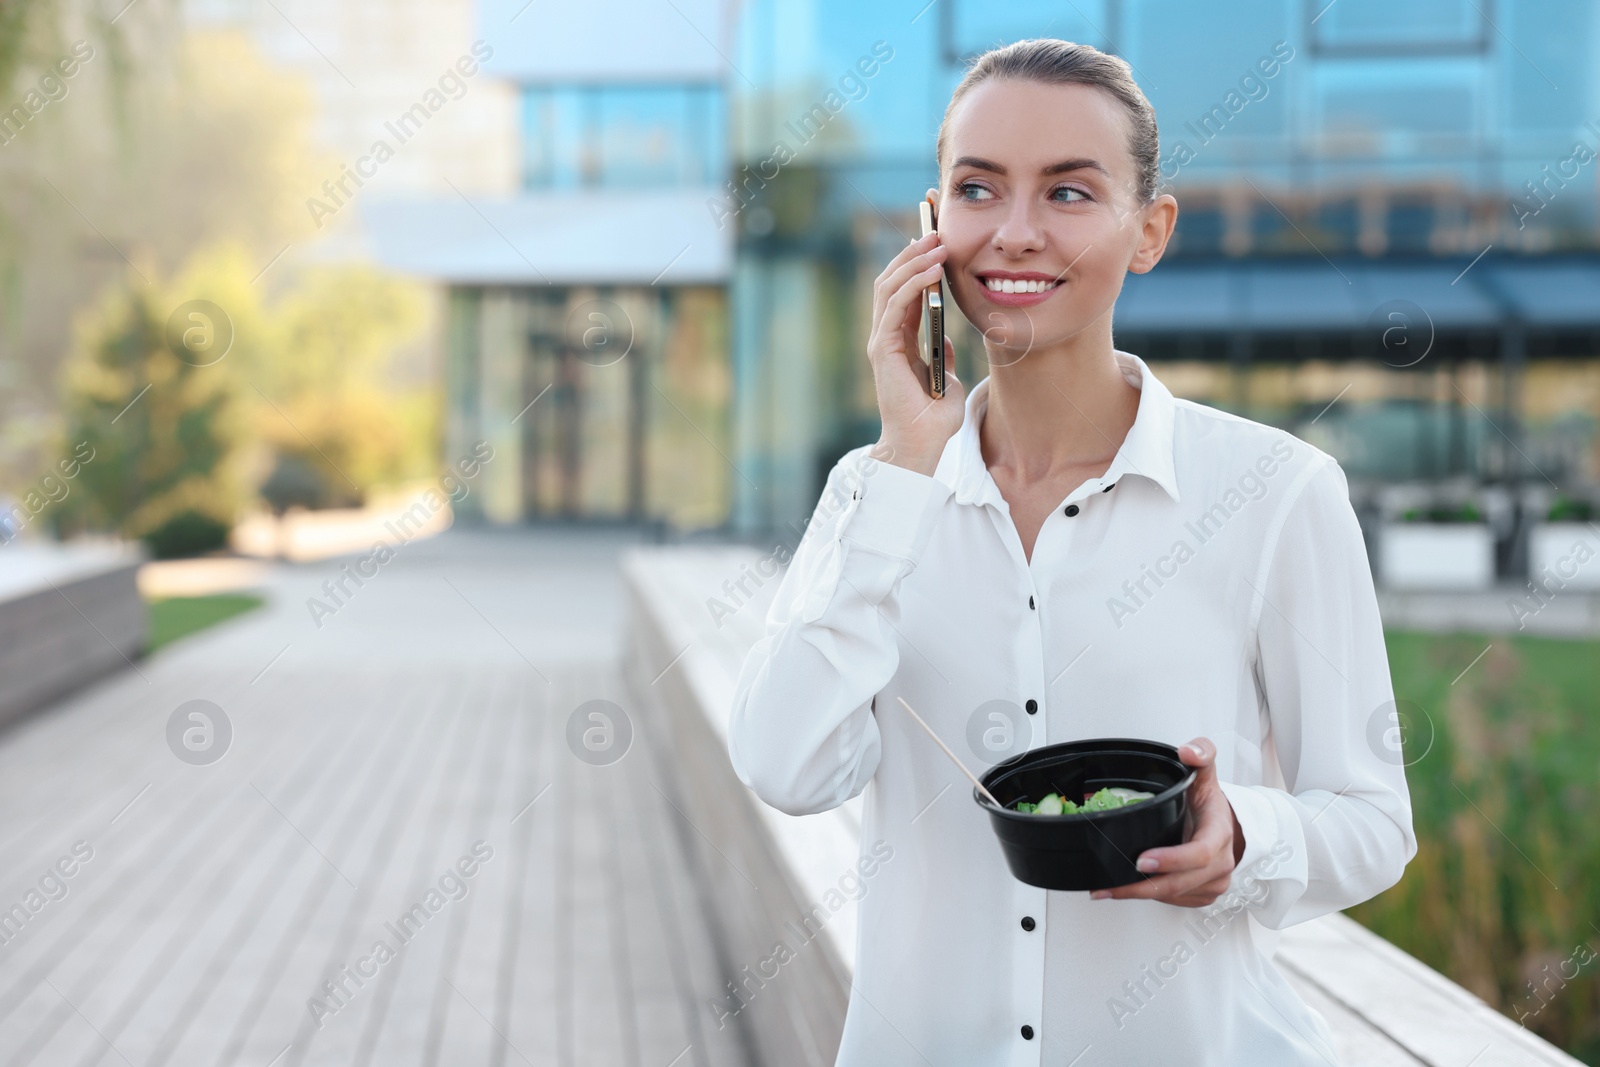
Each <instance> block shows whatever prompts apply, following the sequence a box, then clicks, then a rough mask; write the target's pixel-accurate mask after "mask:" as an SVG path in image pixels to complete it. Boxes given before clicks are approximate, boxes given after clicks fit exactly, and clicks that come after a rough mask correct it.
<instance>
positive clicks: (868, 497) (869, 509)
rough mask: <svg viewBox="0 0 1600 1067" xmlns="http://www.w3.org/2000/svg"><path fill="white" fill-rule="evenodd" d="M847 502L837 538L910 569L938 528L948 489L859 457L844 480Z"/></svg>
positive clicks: (922, 476)
mask: <svg viewBox="0 0 1600 1067" xmlns="http://www.w3.org/2000/svg"><path fill="white" fill-rule="evenodd" d="M849 484H850V486H851V495H852V498H853V499H852V500H851V502H850V506H849V510H848V511H847V512H846V514H845V517H844V522H843V523H842V524H841V526H840V529H839V536H840V537H842V538H843V539H844V540H846V541H849V542H850V543H851V544H853V545H855V546H856V547H858V548H863V549H866V550H867V551H869V552H876V553H878V554H880V555H884V556H891V557H893V558H895V559H903V560H909V561H910V562H911V563H912V564H913V565H914V564H915V563H916V562H917V560H919V559H920V558H921V557H922V552H923V550H924V549H925V548H927V546H928V541H929V539H930V538H931V537H932V536H933V530H934V527H935V526H937V525H938V522H939V516H940V514H941V512H942V510H943V508H944V503H945V501H946V500H948V499H949V497H950V487H949V486H947V485H945V484H944V483H943V482H941V481H940V480H939V479H937V478H933V477H930V476H929V475H926V474H920V473H918V472H917V471H914V470H909V469H907V468H905V467H897V466H895V465H894V464H893V463H885V462H883V461H881V460H876V459H872V458H870V457H865V456H863V457H862V458H861V460H860V461H859V462H858V463H857V464H856V466H855V468H854V470H853V471H852V472H851V477H850V479H849Z"/></svg>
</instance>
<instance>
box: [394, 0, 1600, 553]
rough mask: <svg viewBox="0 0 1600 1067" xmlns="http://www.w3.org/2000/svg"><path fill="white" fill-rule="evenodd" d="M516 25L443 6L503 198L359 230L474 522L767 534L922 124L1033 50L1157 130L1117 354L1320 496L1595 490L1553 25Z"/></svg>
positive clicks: (1580, 203)
mask: <svg viewBox="0 0 1600 1067" xmlns="http://www.w3.org/2000/svg"><path fill="white" fill-rule="evenodd" d="M522 5H523V0H504V2H502V0H482V2H481V3H480V8H479V23H480V32H481V34H482V35H483V36H485V37H486V38H490V39H494V40H495V41H496V42H497V43H496V48H497V60H496V62H495V64H494V65H493V71H494V73H495V76H497V77H501V78H507V79H510V80H511V81H513V82H514V83H515V84H516V85H517V86H518V91H519V92H520V94H521V108H520V123H519V124H518V128H517V129H516V130H514V131H505V135H506V136H514V137H515V138H516V139H517V142H518V148H517V151H518V153H519V158H520V160H521V189H520V191H519V193H518V195H517V196H516V197H515V198H512V199H510V200H508V201H506V202H503V203H496V204H486V203H465V202H463V199H464V198H463V199H458V200H456V201H455V202H453V203H440V204H433V205H415V204H413V205H408V206H401V207H396V208H395V211H396V212H397V213H396V214H395V215H393V216H391V217H389V218H388V219H386V220H385V219H378V220H376V221H379V222H385V221H386V222H388V223H390V224H391V226H390V229H391V230H398V229H402V228H404V229H407V230H409V233H410V236H409V237H407V238H405V239H404V240H403V241H401V240H400V239H398V238H397V239H395V243H394V246H393V247H391V249H390V251H389V252H387V253H386V258H388V259H390V260H391V261H393V262H397V263H403V264H405V265H409V266H411V267H413V268H415V269H418V270H421V271H422V272H424V273H430V272H431V274H432V275H433V276H435V277H438V278H440V279H442V280H443V281H445V282H447V283H448V284H449V285H450V287H451V292H452V297H451V307H452V315H451V321H452V327H451V344H450V358H449V367H450V370H449V379H448V387H449V393H450V410H451V426H452V429H451V433H452V435H453V438H452V442H451V443H450V444H448V445H447V447H452V448H454V447H460V445H459V442H464V441H466V440H468V439H469V438H471V437H473V436H474V435H477V436H490V437H491V438H492V439H494V440H496V441H504V442H506V443H507V444H508V446H509V447H510V448H511V449H512V450H513V452H514V453H515V454H516V455H517V456H518V457H519V460H518V464H517V465H516V470H515V472H514V474H508V473H507V472H505V471H501V472H498V473H499V476H500V477H501V478H502V479H503V484H501V485H500V487H499V488H498V489H497V490H496V492H495V493H494V494H490V495H489V497H488V499H487V500H486V503H485V508H486V512H487V514H488V515H489V517H490V518H493V519H499V520H515V519H521V518H533V517H542V516H562V515H565V516H585V517H619V518H635V519H637V518H651V519H662V520H664V521H667V522H670V523H672V524H674V525H676V526H679V527H681V528H684V529H693V528H700V527H725V528H727V529H729V530H731V531H733V532H737V533H739V534H742V535H747V536H755V535H770V534H771V533H772V532H773V531H777V530H780V529H793V528H794V527H795V524H797V523H803V522H804V521H805V519H806V517H807V516H808V515H809V513H810V511H811V509H812V507H813V506H814V504H815V502H816V497H817V493H818V492H819V490H820V486H821V481H822V478H823V476H824V474H825V473H826V471H827V470H828V468H829V467H830V466H831V465H832V463H833V462H834V461H835V460H836V459H837V457H838V456H839V455H841V454H842V453H843V452H844V451H846V450H847V449H849V448H851V447H854V446H855V445H858V444H862V443H865V442H867V441H870V440H872V439H874V438H875V437H876V435H877V432H878V422H877V414H876V404H875V402H874V398H873V390H872V380H871V374H870V369H869V368H868V366H867V362H866V357H865V338H866V336H867V327H868V323H867V312H868V311H869V309H870V288H871V280H872V278H874V277H875V276H876V275H877V273H878V272H879V271H880V270H881V269H882V266H883V264H884V263H885V262H886V261H887V260H888V259H889V258H890V257H891V256H893V255H894V253H895V252H896V251H897V250H898V249H899V248H900V247H901V246H903V244H904V243H905V241H906V240H907V239H908V238H909V237H910V236H912V235H914V233H915V226H916V215H915V205H916V202H917V201H918V200H919V199H921V197H922V195H923V192H924V191H925V190H926V189H927V188H928V187H930V186H932V185H934V184H935V183H936V181H937V175H936V170H935V166H934V160H933V152H932V146H933V141H934V136H935V133H936V130H937V127H938V124H939V121H940V118H941V117H942V114H943V110H944V107H945V104H946V102H947V101H948V99H949V95H950V92H951V90H952V89H953V88H954V86H955V84H956V82H957V81H958V80H959V79H960V76H961V74H962V71H963V69H964V66H965V64H966V62H967V61H968V60H969V59H970V58H971V57H973V56H974V55H976V54H977V53H979V52H981V51H983V50H984V49H986V48H989V47H992V46H994V45H997V44H1001V43H1006V42H1009V41H1013V40H1017V39H1020V38H1024V37H1036V36H1050V37H1061V38H1065V39H1068V40H1078V41H1083V42H1085V43H1089V44H1093V45H1095V46H1096V47H1098V48H1101V49H1104V50H1106V51H1110V52H1114V53H1116V54H1119V55H1121V56H1123V57H1124V58H1126V59H1127V60H1128V61H1129V63H1130V64H1131V65H1132V67H1133V70H1134V73H1135V76H1136V78H1137V79H1138V81H1139V83H1140V85H1141V87H1142V88H1143V89H1144V91H1145V93H1146V94H1147V95H1148V96H1149V98H1150V100H1151V102H1152V103H1153V104H1154V106H1155V108H1156V111H1157V115H1158V118H1159V123H1160V132H1161V143H1162V149H1161V151H1162V174H1163V180H1164V191H1168V192H1172V193H1173V194H1174V195H1176V196H1177V198H1178V200H1179V204H1180V217H1179V223H1178V230H1177V234H1176V237H1175V239H1174V242H1173V244H1172V245H1171V246H1170V247H1169V250H1168V253H1167V255H1166V257H1165V258H1164V259H1163V260H1162V262H1161V264H1160V265H1159V266H1158V267H1157V268H1156V269H1155V270H1154V271H1152V272H1150V273H1149V274H1146V275H1134V276H1130V277H1129V278H1128V280H1127V283H1126V285H1125V288H1124V292H1123V296H1122V298H1121V300H1120V301H1119V304H1118V311H1117V319H1116V343H1117V345H1118V347H1119V348H1123V349H1125V350H1129V351H1134V352H1137V353H1139V354H1140V355H1141V356H1143V357H1144V358H1146V359H1148V360H1150V361H1151V362H1152V363H1153V364H1155V365H1156V366H1157V368H1158V371H1159V372H1160V373H1162V375H1163V377H1164V378H1165V379H1166V380H1168V381H1169V382H1170V383H1171V384H1172V385H1173V387H1174V389H1175V391H1177V392H1179V393H1180V395H1185V396H1190V397H1192V398H1194V399H1197V400H1201V401H1203V402H1207V403H1213V404H1216V405H1218V406H1222V407H1226V408H1229V409H1231V410H1236V411H1240V412H1241V413H1246V414H1248V415H1250V416H1251V417H1254V418H1259V419H1262V420H1263V421H1271V422H1276V423H1278V424H1280V425H1284V426H1286V427H1288V428H1290V429H1293V430H1295V431H1296V432H1300V433H1302V435H1303V436H1306V437H1307V438H1308V439H1311V440H1313V441H1314V442H1315V443H1318V444H1319V445H1322V446H1323V447H1326V448H1328V449H1329V450H1330V451H1332V452H1334V454H1335V455H1338V456H1339V457H1340V459H1341V461H1342V462H1343V463H1344V464H1345V466H1346V468H1347V470H1349V471H1350V473H1351V475H1352V479H1353V480H1357V479H1370V480H1373V481H1384V480H1388V481H1394V480H1408V479H1411V480H1416V479H1440V478H1449V477H1452V476H1454V477H1470V478H1474V479H1479V480H1499V481H1506V482H1511V483H1515V482H1516V481H1517V480H1518V479H1525V478H1527V477H1529V475H1530V470H1529V468H1530V466H1532V467H1536V468H1537V470H1538V471H1539V472H1540V473H1542V474H1545V475H1548V476H1550V477H1551V478H1552V479H1554V480H1557V481H1560V482H1562V483H1563V484H1565V483H1569V482H1570V483H1574V484H1586V483H1592V482H1593V481H1594V479H1595V473H1596V454H1595V435H1594V414H1595V412H1596V411H1600V361H1597V358H1596V357H1597V355H1600V299H1597V297H1600V215H1597V197H1596V170H1597V164H1596V160H1595V154H1596V153H1597V152H1600V82H1597V79H1596V76H1595V74H1594V70H1595V69H1596V64H1595V62H1594V59H1595V58H1596V52H1597V49H1600V17H1597V14H1596V10H1595V8H1594V7H1593V6H1592V5H1590V4H1588V3H1585V2H1580V0H1545V2H1541V3H1532V2H1529V0H1503V2H1501V3H1497V4H1494V5H1488V4H1484V3H1481V2H1473V0H1417V2H1414V3H1408V4H1405V5H1395V4H1392V3H1379V2H1377V0H1339V2H1338V3H1336V4H1332V5H1329V4H1327V3H1326V2H1325V0H1322V2H1318V0H1310V2H1307V0H1242V2H1240V3H1236V4H1229V5H1206V6H1199V5H1192V4H1180V3H1176V2H1172V0H1161V2H1157V0H1079V2H1078V3H1074V4H1065V5H1063V4H1057V3H1042V2H1032V0H1019V2H1012V3H1007V4H1004V5H993V4H989V5H983V4H978V3H974V2H972V0H937V2H936V3H929V4H928V5H927V6H926V7H922V8H921V9H920V10H917V9H916V8H915V6H913V7H912V8H910V9H903V8H901V7H898V6H896V7H893V8H890V7H887V6H884V5H863V4H856V3H843V2H839V0H798V2H797V0H783V2H779V0H754V2H751V3H746V4H738V5H735V4H732V3H731V2H729V3H718V2H716V0H706V2H703V3H699V4H688V3H676V2H675V3H674V4H668V5H655V4H634V3H620V2H617V3H599V4H597V5H587V6H585V7H584V8H583V9H582V10H581V11H580V10H576V9H574V10H564V11H559V12H552V11H549V10H545V9H541V10H540V12H539V15H538V18H537V19H536V20H535V19H534V18H532V17H531V16H529V17H527V18H526V19H523V18H522V16H519V15H518V14H517V9H518V8H519V7H521V6H522ZM519 20H520V21H519ZM534 23H537V25H536V27H535V26H534ZM491 33H492V34H494V35H495V36H493V37H492V38H491ZM502 40H504V41H505V42H506V43H504V44H502V43H500V42H501V41H502ZM400 245H404V247H403V248H402V247H399V246H400ZM958 318H959V317H958ZM1397 323H1400V324H1403V326H1404V329H1405V344H1406V345H1407V346H1408V347H1403V348H1397V347H1395V346H1394V345H1392V344H1390V345H1386V344H1385V340H1384V339H1385V331H1388V332H1389V335H1390V336H1391V337H1392V334H1393V330H1394V327H1395V325H1396V324H1397ZM955 327H956V328H955V329H954V331H953V333H954V336H955V340H956V345H957V363H958V367H959V368H960V371H961V373H962V376H963V378H964V379H966V380H967V382H968V384H969V386H970V385H971V384H975V383H976V381H977V380H978V379H979V378H980V377H982V371H983V368H982V367H981V352H982V349H981V346H980V345H978V344H977V343H976V341H977V335H976V332H975V331H973V330H972V329H971V327H970V326H969V325H967V324H965V323H962V322H960V321H958V322H957V323H956V324H955ZM629 346H631V347H629ZM624 349H626V351H627V356H626V358H621V357H618V355H617V353H618V352H619V351H622V350H624ZM1334 401H1339V402H1338V403H1336V404H1335V405H1334V406H1333V407H1332V408H1331V409H1330V408H1329V407H1328V405H1329V404H1330V402H1334ZM530 404H531V405H533V406H532V407H531V408H529V407H527V405H530ZM1324 413H1325V414H1324ZM535 414H537V417H536V418H535V417H534V415H535ZM508 466H509V465H508Z"/></svg>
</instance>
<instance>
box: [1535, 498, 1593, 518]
mask: <svg viewBox="0 0 1600 1067" xmlns="http://www.w3.org/2000/svg"><path fill="white" fill-rule="evenodd" d="M1594 511H1595V509H1594V504H1593V502H1592V501H1588V500H1581V499H1577V498H1575V497H1570V496H1558V497H1556V500H1555V503H1553V504H1551V505H1550V510H1549V512H1547V513H1546V514H1545V521H1546V522H1592V521H1593V520H1594Z"/></svg>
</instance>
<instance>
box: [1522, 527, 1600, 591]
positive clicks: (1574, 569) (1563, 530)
mask: <svg viewBox="0 0 1600 1067" xmlns="http://www.w3.org/2000/svg"><path fill="white" fill-rule="evenodd" d="M1595 525H1596V526H1600V523H1596V524H1595ZM1547 574H1548V578H1546V575H1547ZM1528 577H1529V579H1530V580H1532V581H1533V583H1534V584H1535V585H1538V584H1540V583H1541V581H1544V580H1548V582H1549V586H1548V588H1550V589H1553V590H1554V589H1563V588H1566V589H1600V534H1596V533H1595V532H1594V530H1593V529H1591V528H1590V526H1589V524H1588V523H1586V522H1543V523H1540V524H1539V525H1537V526H1535V527H1534V528H1533V531H1532V534H1531V535H1530V537H1529V538H1528Z"/></svg>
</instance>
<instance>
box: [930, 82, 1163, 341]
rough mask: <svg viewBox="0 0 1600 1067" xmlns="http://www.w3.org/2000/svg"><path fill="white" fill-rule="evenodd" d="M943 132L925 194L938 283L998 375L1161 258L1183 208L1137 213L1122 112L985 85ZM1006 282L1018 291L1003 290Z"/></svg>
mask: <svg viewBox="0 0 1600 1067" xmlns="http://www.w3.org/2000/svg"><path fill="white" fill-rule="evenodd" d="M946 134H947V141H946V144H945V151H946V167H947V170H946V180H945V182H944V187H943V189H940V190H929V193H930V195H931V196H935V197H936V199H937V208H938V228H939V233H940V236H941V240H942V241H943V243H944V245H945V247H946V248H947V249H948V250H949V252H948V256H947V258H946V260H945V284H946V285H948V286H949V287H950V291H951V295H952V296H953V297H954V299H955V301H956V304H957V305H958V306H959V307H960V308H961V311H962V313H963V314H964V315H966V317H967V321H969V322H971V323H972V324H973V325H974V326H976V327H977V328H978V329H979V330H980V331H982V333H983V335H984V338H985V340H986V341H987V342H988V347H989V350H990V356H991V359H992V360H993V362H994V363H995V364H996V365H1000V364H1009V363H1013V362H1015V361H1016V360H1018V359H1021V358H1022V356H1023V355H1025V354H1026V353H1027V352H1028V351H1030V350H1032V349H1035V348H1041V347H1045V346H1048V345H1052V344H1056V343H1059V342H1061V341H1064V340H1066V339H1068V338H1070V337H1072V336H1073V335H1075V334H1077V333H1078V332H1079V331H1081V330H1083V329H1084V328H1086V327H1088V326H1089V325H1091V324H1092V323H1095V322H1097V321H1098V320H1100V319H1101V318H1102V317H1103V316H1105V315H1107V314H1108V313H1109V312H1110V310H1111V307H1112V305H1113V304H1115V302H1116V299H1117V294H1118V293H1120V292H1121V291H1122V279H1123V278H1124V276H1125V275H1126V274H1127V272H1128V271H1130V270H1132V271H1134V272H1136V273H1143V272H1145V271H1147V270H1149V269H1150V268H1151V267H1153V266H1155V264H1156V261H1157V260H1158V259H1160V258H1161V253H1162V250H1163V249H1165V247H1166V243H1167V238H1168V237H1169V236H1170V235H1171V233H1172V227H1173V225H1174V223H1175V222H1176V221H1177V201H1176V200H1174V199H1173V198H1172V197H1171V196H1167V195H1163V196H1159V197H1157V198H1156V200H1155V202H1154V203H1153V204H1150V205H1147V206H1143V207H1141V206H1140V205H1139V204H1138V194H1137V174H1136V173H1135V168H1134V162H1133V157H1132V155H1131V154H1130V152H1129V148H1128V121H1127V117H1126V113H1125V112H1124V111H1123V109H1122V105H1121V104H1119V103H1117V101H1116V98H1115V97H1113V96H1112V95H1111V94H1110V93H1108V92H1106V91H1104V90H1102V89H1098V88H1095V87H1093V86H1088V85H1046V84H1043V83H1040V82H1031V81H1010V80H1004V79H991V80H989V81H986V82H982V83H981V84H979V85H978V86H977V87H975V88H974V89H973V90H972V91H971V92H969V93H968V94H967V95H966V96H965V97H964V98H963V99H962V101H961V103H960V104H959V105H957V107H956V110H955V112H954V113H953V114H952V115H951V117H950V124H949V126H948V128H947V131H946ZM1008 279H1009V280H1010V288H1012V289H1014V290H1017V291H1015V292H1011V293H1007V292H1004V291H1002V290H1003V288H1004V287H1005V282H1006V280H1008ZM1028 289H1034V290H1042V291H1037V292H1029V291H1025V290H1028ZM1002 355H1003V357H1004V358H1000V357H1002Z"/></svg>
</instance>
